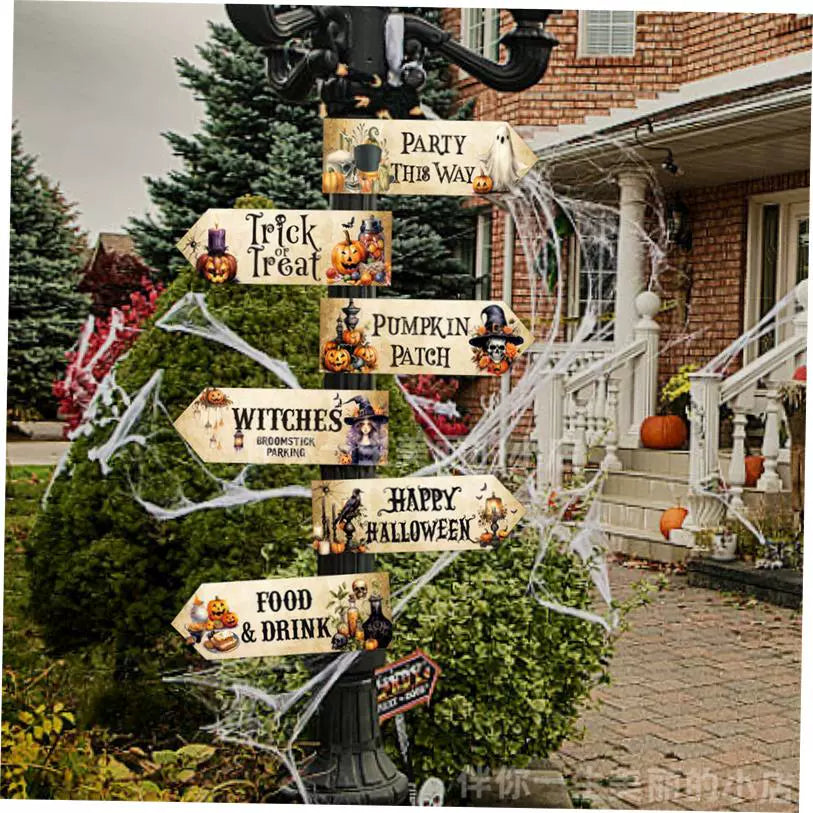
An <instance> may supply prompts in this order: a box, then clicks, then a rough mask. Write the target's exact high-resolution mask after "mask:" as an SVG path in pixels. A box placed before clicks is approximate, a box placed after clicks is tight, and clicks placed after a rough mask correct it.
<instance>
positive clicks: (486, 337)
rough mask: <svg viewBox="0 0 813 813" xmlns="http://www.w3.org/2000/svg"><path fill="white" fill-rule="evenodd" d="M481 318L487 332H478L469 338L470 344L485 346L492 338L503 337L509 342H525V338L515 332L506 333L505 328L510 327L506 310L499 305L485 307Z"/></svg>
mask: <svg viewBox="0 0 813 813" xmlns="http://www.w3.org/2000/svg"><path fill="white" fill-rule="evenodd" d="M480 317H481V319H482V320H483V324H484V325H485V328H486V332H485V333H478V334H477V335H476V336H472V337H471V338H470V339H469V344H470V345H472V346H473V347H481V348H485V347H486V345H487V344H488V343H489V341H491V340H492V339H502V340H504V341H506V342H508V343H509V344H524V343H525V339H523V338H522V336H517V335H516V334H514V333H505V331H504V328H506V327H508V322H507V320H506V318H505V311H504V310H503V309H502V308H501V307H500V306H499V305H489V306H488V307H486V308H483V310H482V312H481V314H480Z"/></svg>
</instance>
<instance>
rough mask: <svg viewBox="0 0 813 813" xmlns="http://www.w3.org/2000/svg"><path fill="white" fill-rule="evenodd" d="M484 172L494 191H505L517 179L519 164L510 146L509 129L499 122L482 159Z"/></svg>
mask: <svg viewBox="0 0 813 813" xmlns="http://www.w3.org/2000/svg"><path fill="white" fill-rule="evenodd" d="M482 160H483V163H484V164H485V168H486V172H487V173H488V175H489V176H490V178H491V180H492V181H493V182H494V191H495V192H506V191H508V189H510V188H511V187H512V186H513V185H514V184H515V183H516V182H517V181H518V180H519V171H520V164H519V162H518V161H517V159H516V157H515V156H514V148H513V146H511V131H510V130H509V128H508V125H507V124H501V125H500V127H499V129H498V130H497V133H496V135H495V136H494V141H493V142H492V144H491V146H490V147H489V149H488V155H486V156H485V157H484V158H483V159H482Z"/></svg>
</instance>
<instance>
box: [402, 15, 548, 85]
mask: <svg viewBox="0 0 813 813" xmlns="http://www.w3.org/2000/svg"><path fill="white" fill-rule="evenodd" d="M555 13H557V12H555V11H551V10H547V9H545V10H530V9H514V10H512V11H511V15H512V16H513V18H514V20H515V21H516V23H517V26H516V27H515V28H514V29H513V30H511V31H509V32H508V33H507V34H505V35H504V36H503V37H502V38H501V39H500V43H501V44H502V45H504V46H505V48H506V49H507V51H508V60H507V61H506V62H503V63H499V62H495V61H494V60H492V59H487V58H486V57H484V56H481V55H480V54H477V53H475V52H474V51H472V50H470V49H469V48H466V47H465V46H464V45H461V44H460V43H459V42H456V41H455V40H453V39H452V37H451V34H449V32H448V31H444V30H443V29H442V28H438V27H437V26H435V25H432V23H429V22H427V21H426V20H424V19H422V18H420V17H416V16H415V15H413V14H405V15H404V36H405V38H413V39H416V40H418V41H419V42H420V43H421V44H422V45H424V46H426V47H427V48H431V49H432V50H433V51H435V53H438V54H441V55H442V56H444V57H446V58H447V59H449V60H450V61H451V62H454V63H455V64H456V65H459V66H460V67H461V68H463V69H464V70H465V71H466V72H467V73H469V74H471V75H472V76H473V77H475V78H476V79H479V80H480V81H481V82H482V83H483V84H484V85H487V86H488V87H490V88H494V89H495V90H499V91H514V92H516V91H520V90H525V89H526V88H529V87H531V86H532V85H535V84H536V83H537V82H538V81H539V80H540V79H541V78H542V77H543V76H544V74H545V71H546V70H547V67H548V60H549V58H550V52H551V50H552V49H553V48H554V47H555V46H556V45H558V44H559V43H558V41H557V40H556V38H555V37H554V36H552V35H551V34H549V33H548V32H547V31H545V21H546V20H547V18H548V17H549V16H550V15H551V14H555Z"/></svg>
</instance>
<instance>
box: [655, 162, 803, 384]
mask: <svg viewBox="0 0 813 813" xmlns="http://www.w3.org/2000/svg"><path fill="white" fill-rule="evenodd" d="M809 184H810V173H809V172H794V173H790V174H787V175H775V176H772V177H769V178H758V179H755V180H750V181H742V182H739V183H732V184H726V185H724V186H716V187H707V188H699V189H690V190H686V191H685V192H684V193H683V194H682V198H683V201H684V202H685V204H686V206H687V207H688V210H689V212H690V218H691V223H692V236H693V240H692V249H691V251H690V252H688V253H686V254H684V253H682V252H680V251H672V252H670V255H669V257H668V266H669V267H668V270H667V271H665V272H664V274H663V275H662V277H661V279H660V281H661V285H662V288H663V293H662V297H663V300H664V301H669V300H675V299H676V298H678V297H679V296H680V293H681V290H683V291H685V288H686V282H685V279H684V280H681V279H680V276H681V272H683V271H688V272H690V276H691V301H690V308H689V311H688V321H687V322H685V324H684V323H683V322H681V321H680V316H681V314H680V313H679V311H678V309H673V310H669V311H666V312H664V313H663V314H661V315H660V316H659V317H658V322H659V324H660V325H661V346H662V347H666V346H667V345H669V344H670V343H672V342H676V340H677V339H679V338H681V337H682V336H685V335H686V334H693V333H695V332H698V335H697V336H696V337H695V338H692V339H691V340H690V341H688V342H680V343H675V344H674V345H673V347H672V348H671V350H669V351H668V352H667V353H665V354H664V355H663V356H662V357H661V363H660V367H659V379H660V382H661V384H663V383H664V381H665V380H666V379H667V378H668V377H669V376H670V375H672V374H673V373H675V372H676V371H677V368H678V367H679V366H680V365H681V364H688V363H695V364H698V365H703V364H705V363H706V362H708V361H709V360H711V359H712V358H714V356H716V355H717V354H718V353H719V352H720V351H721V350H723V349H724V348H725V347H726V346H728V345H729V344H730V343H731V342H732V341H733V340H734V339H736V338H737V336H739V335H740V334H741V333H742V331H743V312H744V308H745V282H746V259H747V222H748V198H749V196H751V195H759V194H764V193H768V192H782V191H785V190H789V189H799V188H801V187H807V186H809Z"/></svg>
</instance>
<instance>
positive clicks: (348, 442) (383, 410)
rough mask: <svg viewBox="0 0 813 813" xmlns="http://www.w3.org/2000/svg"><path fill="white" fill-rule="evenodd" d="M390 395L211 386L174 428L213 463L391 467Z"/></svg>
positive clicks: (182, 415) (186, 410)
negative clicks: (388, 444) (388, 457)
mask: <svg viewBox="0 0 813 813" xmlns="http://www.w3.org/2000/svg"><path fill="white" fill-rule="evenodd" d="M388 415H389V394H388V393H386V392H373V391H367V390H361V391H360V390H342V391H340V392H339V391H334V390H297V389H242V388H226V387H224V388H218V387H207V388H206V389H205V390H204V391H203V392H202V393H201V394H200V395H199V396H198V397H197V398H195V400H194V401H193V402H192V403H191V404H190V405H189V406H188V407H187V408H186V409H185V410H184V412H183V413H182V414H181V416H180V417H179V418H178V419H177V420H176V421H175V428H176V429H177V430H178V432H179V433H180V434H181V435H182V436H183V438H184V439H185V440H186V441H187V443H189V445H190V446H191V447H192V448H193V449H194V450H195V452H196V453H197V454H198V455H199V456H200V458H201V459H202V460H204V461H205V462H207V463H277V464H279V463H283V464H285V463H305V464H313V463H319V464H326V465H330V464H334V465H348V466H349V465H355V466H375V465H377V464H379V463H381V464H385V463H386V462H387V440H388V433H387V424H388V421H389V417H388Z"/></svg>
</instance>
